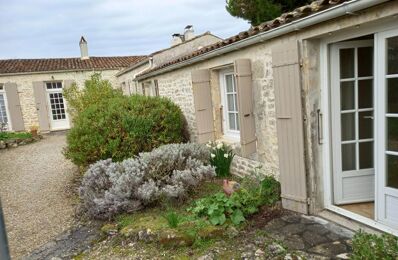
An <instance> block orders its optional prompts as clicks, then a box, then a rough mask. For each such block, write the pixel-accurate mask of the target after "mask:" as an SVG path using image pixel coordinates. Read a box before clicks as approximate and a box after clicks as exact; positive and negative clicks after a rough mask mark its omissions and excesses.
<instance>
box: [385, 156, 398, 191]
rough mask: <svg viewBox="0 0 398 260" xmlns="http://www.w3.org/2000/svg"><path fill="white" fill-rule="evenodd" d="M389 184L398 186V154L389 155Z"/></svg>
mask: <svg viewBox="0 0 398 260" xmlns="http://www.w3.org/2000/svg"><path fill="white" fill-rule="evenodd" d="M386 159H387V186H388V187H392V188H398V156H394V155H387V158H386Z"/></svg>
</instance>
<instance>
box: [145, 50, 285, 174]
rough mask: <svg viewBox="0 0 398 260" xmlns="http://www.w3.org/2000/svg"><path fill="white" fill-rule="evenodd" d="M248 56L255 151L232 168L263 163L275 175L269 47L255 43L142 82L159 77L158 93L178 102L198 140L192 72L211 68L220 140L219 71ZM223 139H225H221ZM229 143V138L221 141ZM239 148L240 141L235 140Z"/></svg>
mask: <svg viewBox="0 0 398 260" xmlns="http://www.w3.org/2000/svg"><path fill="white" fill-rule="evenodd" d="M239 58H248V59H250V60H251V61H252V79H253V102H254V116H255V127H256V136H257V141H258V142H257V152H256V153H255V154H253V155H252V156H250V158H242V157H240V156H239V154H240V153H239V148H238V149H237V153H238V156H236V157H235V159H234V162H233V167H232V170H233V172H234V173H236V174H239V175H244V174H248V173H249V172H250V171H251V170H253V168H255V167H257V166H259V165H262V168H263V170H264V172H265V173H266V174H273V175H276V176H277V175H278V153H277V150H278V146H277V136H276V118H275V97H274V89H273V81H272V61H271V48H270V46H268V45H256V46H252V47H250V48H247V49H243V50H240V51H236V52H233V53H230V54H227V55H223V56H220V57H218V58H214V59H210V60H206V61H203V62H201V63H199V64H195V65H193V66H187V67H184V68H181V69H178V70H176V71H172V72H168V73H164V74H161V75H158V76H156V77H152V78H148V79H145V80H144V81H150V80H155V79H156V80H158V83H159V92H160V95H161V96H165V97H168V98H170V99H171V100H172V101H173V102H175V103H176V104H178V105H179V106H180V107H181V109H182V111H183V113H184V115H185V118H186V120H187V123H188V129H189V132H190V135H191V141H196V140H197V129H196V119H195V110H194V106H193V104H194V101H193V92H192V82H191V71H193V70H197V69H203V68H206V69H210V72H211V91H212V103H213V115H214V129H215V130H216V137H217V139H223V138H224V137H223V134H222V132H221V110H220V104H221V97H220V90H219V72H220V70H221V69H224V68H225V67H228V66H229V67H231V66H232V64H233V62H234V60H236V59H239ZM223 140H224V139H223ZM224 141H226V142H231V141H230V140H224ZM235 145H237V146H238V147H239V143H235Z"/></svg>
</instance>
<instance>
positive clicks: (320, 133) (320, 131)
mask: <svg viewBox="0 0 398 260" xmlns="http://www.w3.org/2000/svg"><path fill="white" fill-rule="evenodd" d="M316 113H317V115H318V144H323V114H322V112H321V110H320V109H318V110H317V111H316Z"/></svg>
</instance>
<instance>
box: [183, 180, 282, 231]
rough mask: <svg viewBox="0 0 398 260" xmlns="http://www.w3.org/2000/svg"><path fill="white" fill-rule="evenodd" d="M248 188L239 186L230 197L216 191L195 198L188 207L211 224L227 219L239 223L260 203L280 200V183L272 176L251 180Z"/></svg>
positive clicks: (218, 223)
mask: <svg viewBox="0 0 398 260" xmlns="http://www.w3.org/2000/svg"><path fill="white" fill-rule="evenodd" d="M247 187H248V188H240V189H239V190H238V191H236V192H234V193H232V195H231V196H230V197H228V196H226V195H225V194H224V193H221V192H218V193H216V194H214V195H211V196H207V197H204V198H202V199H199V200H196V201H195V202H194V204H193V206H192V207H190V208H189V209H188V211H190V212H191V213H193V214H195V215H196V216H198V217H206V218H208V220H209V221H210V223H211V224H213V225H223V224H224V223H225V222H226V221H227V220H230V221H231V222H232V224H234V225H239V224H240V223H242V222H244V221H245V218H246V217H247V216H250V215H252V214H254V213H256V212H257V211H258V208H259V207H261V206H262V205H269V206H271V205H273V204H274V203H275V202H277V201H279V200H280V184H279V182H278V181H276V180H275V179H274V178H273V177H265V178H263V179H262V180H261V181H260V182H251V185H250V186H249V185H248V186H247Z"/></svg>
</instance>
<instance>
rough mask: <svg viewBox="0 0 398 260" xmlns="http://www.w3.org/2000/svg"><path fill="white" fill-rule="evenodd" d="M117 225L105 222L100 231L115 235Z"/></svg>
mask: <svg viewBox="0 0 398 260" xmlns="http://www.w3.org/2000/svg"><path fill="white" fill-rule="evenodd" d="M117 231H118V230H117V225H116V224H105V225H103V226H102V228H101V232H102V233H103V234H105V235H110V236H113V235H116V234H117Z"/></svg>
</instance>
